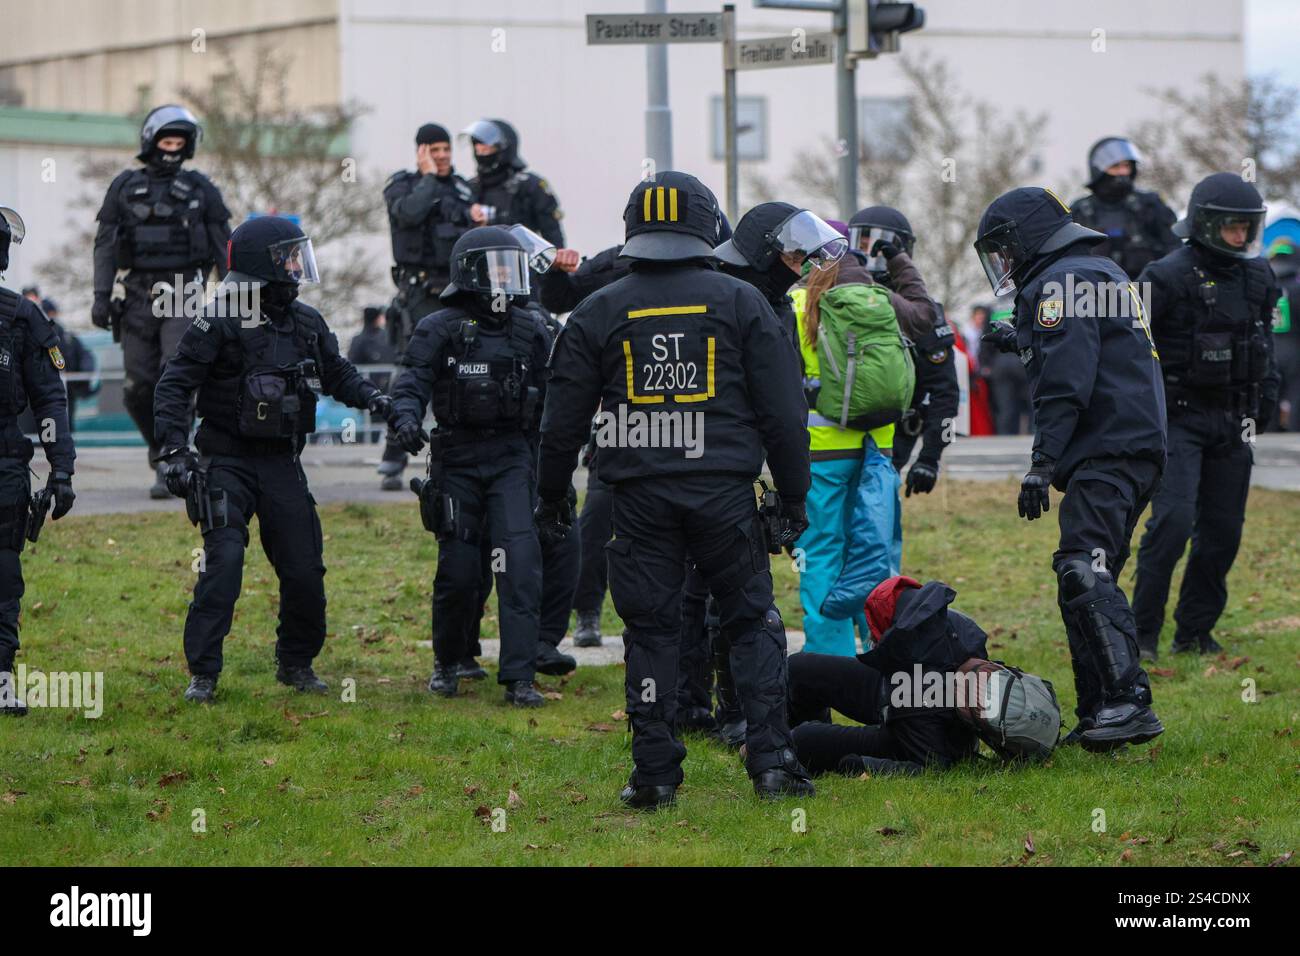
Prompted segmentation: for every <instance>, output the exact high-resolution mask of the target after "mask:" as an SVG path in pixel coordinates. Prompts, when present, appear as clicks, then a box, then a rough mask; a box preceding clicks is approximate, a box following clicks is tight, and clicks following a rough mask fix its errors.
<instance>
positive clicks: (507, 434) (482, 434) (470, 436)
mask: <svg viewBox="0 0 1300 956" xmlns="http://www.w3.org/2000/svg"><path fill="white" fill-rule="evenodd" d="M523 433H524V430H523V427H522V426H520V425H502V426H501V427H500V428H439V429H438V431H437V434H438V435H441V436H442V444H443V447H444V448H455V447H457V446H459V445H470V444H473V443H474V442H478V441H490V440H491V439H493V438H512V437H514V436H521V437H522V436H523Z"/></svg>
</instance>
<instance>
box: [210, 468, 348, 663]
mask: <svg viewBox="0 0 1300 956" xmlns="http://www.w3.org/2000/svg"><path fill="white" fill-rule="evenodd" d="M202 461H206V463H207V473H208V490H209V495H210V496H211V497H212V498H213V499H214V500H216V499H219V498H220V496H221V494H222V493H223V492H224V493H225V496H226V509H225V510H226V524H225V526H224V527H214V528H212V529H211V530H208V531H205V532H204V534H203V554H202V556H201V559H200V560H201V564H200V570H199V580H198V583H197V584H196V585H195V587H194V599H193V600H192V601H191V602H190V609H189V613H188V614H187V615H186V617H185V659H186V661H187V662H188V663H189V667H190V673H191V674H194V675H203V676H210V677H215V676H217V675H218V674H220V673H221V668H222V663H223V658H222V645H223V644H224V642H225V639H226V635H227V634H229V633H230V623H231V619H232V616H233V614H234V611H235V602H236V601H237V600H239V590H240V585H241V582H242V580H243V575H244V551H245V550H246V549H247V548H248V543H249V530H248V529H249V522H250V521H251V520H252V518H253V515H257V529H258V534H259V537H260V538H261V540H262V550H263V551H265V552H266V557H267V560H268V561H270V562H271V567H272V568H274V569H275V574H276V577H277V578H279V580H280V621H279V625H278V626H277V627H276V630H275V633H276V642H275V655H276V659H277V660H278V661H279V662H280V663H281V664H283V665H284V666H286V667H302V666H305V665H308V664H310V663H311V662H312V661H313V660H314V659H315V658H316V655H317V654H319V653H320V650H321V648H322V647H323V646H324V645H325V561H324V546H323V539H322V537H321V525H320V518H319V517H318V516H317V514H316V499H315V498H313V497H312V495H311V492H310V491H309V490H308V488H307V476H306V474H305V473H304V472H303V470H302V463H301V462H300V461H299V460H298V456H297V455H296V454H294V453H293V452H291V451H282V452H278V453H273V454H267V455H244V456H235V455H213V456H212V457H211V458H210V459H201V462H202Z"/></svg>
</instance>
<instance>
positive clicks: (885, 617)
mask: <svg viewBox="0 0 1300 956" xmlns="http://www.w3.org/2000/svg"><path fill="white" fill-rule="evenodd" d="M920 586H921V582H920V581H918V580H916V579H915V578H909V577H907V575H904V574H900V575H898V576H896V577H892V578H886V579H885V580H884V581H881V582H880V583H879V584H877V585H876V586H875V588H874V589H873V590H872V592H871V593H870V594H868V595H867V604H866V607H865V609H864V610H865V611H866V614H867V625H868V626H869V627H870V628H871V643H872V644H875V643H876V642H877V641H879V640H880V637H881V635H883V634H884V633H885V632H886V631H887V630H889V628H890V625H892V624H893V623H894V612H895V609H896V606H897V604H898V595H899V594H900V593H902V592H903V591H906V590H908V589H909V588H919V587H920Z"/></svg>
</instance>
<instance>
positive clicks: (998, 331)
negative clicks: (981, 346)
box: [980, 322, 1019, 352]
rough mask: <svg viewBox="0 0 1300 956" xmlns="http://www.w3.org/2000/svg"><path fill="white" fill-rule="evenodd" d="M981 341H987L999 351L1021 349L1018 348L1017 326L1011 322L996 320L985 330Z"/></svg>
mask: <svg viewBox="0 0 1300 956" xmlns="http://www.w3.org/2000/svg"><path fill="white" fill-rule="evenodd" d="M980 341H981V342H987V343H988V344H989V345H991V346H993V347H994V348H995V349H997V350H998V351H999V352H1017V351H1019V349H1017V348H1016V327H1015V326H1014V325H1012V324H1011V323H1010V322H994V323H993V324H991V325H990V326H989V327H988V328H987V329H985V330H984V334H983V335H981V336H980Z"/></svg>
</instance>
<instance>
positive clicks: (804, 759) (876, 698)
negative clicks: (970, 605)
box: [788, 576, 987, 775]
mask: <svg viewBox="0 0 1300 956" xmlns="http://www.w3.org/2000/svg"><path fill="white" fill-rule="evenodd" d="M956 596H957V592H956V591H954V590H953V589H952V588H950V587H949V586H948V585H946V584H944V583H943V582H942V581H930V582H928V583H927V584H925V585H922V584H921V583H920V582H919V581H916V580H914V579H913V578H909V577H905V576H897V577H892V578H888V579H886V580H884V581H882V582H881V583H880V584H879V585H877V586H876V587H875V589H874V590H872V592H871V594H870V595H869V596H868V597H867V602H866V616H867V624H868V625H869V627H870V630H871V647H870V649H868V650H867V652H866V653H865V654H859V655H857V657H841V656H838V655H832V654H808V653H801V654H792V655H790V659H789V663H790V696H789V704H788V710H789V718H790V727H791V729H792V732H793V735H794V745H795V754H796V756H797V757H798V759H799V762H800V763H802V764H803V765H804V766H805V767H807V768H808V770H809V771H810V772H811V773H813V774H822V773H830V772H832V771H838V772H839V773H844V774H852V775H856V774H860V773H863V772H867V773H872V774H891V773H902V774H918V773H921V771H922V770H924V769H925V768H927V767H930V768H936V769H944V768H947V767H950V766H952V765H953V764H955V763H958V762H960V761H963V760H969V759H971V758H973V757H974V756H975V755H976V754H977V753H978V752H979V740H978V738H977V737H976V735H975V731H974V730H973V729H972V728H971V726H970V725H969V724H967V723H965V722H964V721H962V720H961V719H960V718H959V717H958V715H957V710H956V703H958V702H959V701H953V700H949V699H947V698H948V697H950V696H952V692H953V690H954V686H955V682H954V681H953V680H952V679H951V677H952V676H953V675H955V674H956V673H957V670H958V668H959V667H960V666H961V665H962V663H964V662H965V661H966V660H968V659H969V658H972V657H978V658H984V657H987V651H986V650H985V640H986V635H985V633H984V631H983V630H982V629H981V628H980V626H979V625H978V624H976V623H975V622H974V621H972V620H971V619H970V618H969V617H967V616H966V615H965V614H962V613H961V612H960V611H957V610H955V609H953V608H951V607H949V605H950V604H951V603H952V601H953V599H954V598H955V597H956ZM831 710H837V711H839V712H840V713H841V714H843V715H844V716H845V717H848V718H850V719H851V720H856V721H858V722H859V723H861V724H863V725H864V726H860V727H853V726H848V725H844V724H832V723H831Z"/></svg>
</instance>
